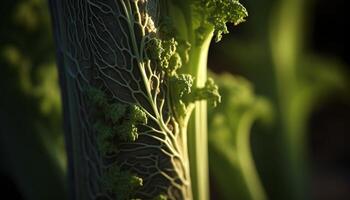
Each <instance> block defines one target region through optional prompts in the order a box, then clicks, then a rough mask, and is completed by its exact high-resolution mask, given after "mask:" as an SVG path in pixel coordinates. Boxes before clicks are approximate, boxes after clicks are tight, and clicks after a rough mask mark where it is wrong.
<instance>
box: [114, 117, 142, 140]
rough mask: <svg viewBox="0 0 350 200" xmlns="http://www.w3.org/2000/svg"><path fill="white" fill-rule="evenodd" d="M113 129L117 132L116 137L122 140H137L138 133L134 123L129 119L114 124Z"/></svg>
mask: <svg viewBox="0 0 350 200" xmlns="http://www.w3.org/2000/svg"><path fill="white" fill-rule="evenodd" d="M115 131H116V132H117V133H118V138H119V139H120V140H121V141H124V142H133V141H135V140H137V138H138V135H139V134H138V131H137V127H136V125H135V124H133V123H131V122H130V121H125V122H124V123H122V124H120V125H118V126H116V127H115Z"/></svg>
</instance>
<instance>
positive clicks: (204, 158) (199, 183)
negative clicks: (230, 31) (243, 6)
mask: <svg viewBox="0 0 350 200" xmlns="http://www.w3.org/2000/svg"><path fill="white" fill-rule="evenodd" d="M211 39H212V33H210V34H208V37H207V38H206V39H205V41H204V42H203V44H202V45H200V46H195V45H193V47H192V49H191V52H190V62H189V64H188V66H189V67H188V68H187V70H188V71H189V72H188V73H190V74H192V75H194V76H195V77H196V79H195V86H196V87H203V86H204V85H205V82H206V80H207V58H208V51H209V45H210V41H211ZM187 135H188V147H189V151H188V153H189V160H190V170H191V182H192V193H193V199H195V200H207V199H209V180H208V179H209V178H208V177H209V171H208V134H207V103H206V101H199V102H196V103H195V108H194V112H193V113H192V116H191V118H190V121H189V124H188V132H187Z"/></svg>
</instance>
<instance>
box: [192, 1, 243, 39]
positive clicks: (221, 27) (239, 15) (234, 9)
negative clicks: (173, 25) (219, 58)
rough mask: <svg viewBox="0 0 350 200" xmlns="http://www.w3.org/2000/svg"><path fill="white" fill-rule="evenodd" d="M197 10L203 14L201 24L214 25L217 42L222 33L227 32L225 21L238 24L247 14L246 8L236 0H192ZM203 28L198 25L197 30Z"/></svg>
mask: <svg viewBox="0 0 350 200" xmlns="http://www.w3.org/2000/svg"><path fill="white" fill-rule="evenodd" d="M194 1H195V2H196V3H195V8H196V10H197V12H199V13H201V15H204V17H203V18H204V21H203V22H202V24H206V23H209V24H210V25H211V26H213V27H214V35H215V41H216V42H219V41H220V40H221V38H222V34H227V33H228V30H227V26H226V23H233V24H234V25H238V24H239V23H241V22H244V21H245V19H244V18H245V17H247V16H248V12H247V10H246V8H245V7H244V6H243V5H242V4H241V3H239V1H238V0H194ZM201 28H203V26H200V27H199V28H198V29H197V31H198V30H200V29H201Z"/></svg>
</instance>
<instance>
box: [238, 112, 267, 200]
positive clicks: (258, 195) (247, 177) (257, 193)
mask: <svg viewBox="0 0 350 200" xmlns="http://www.w3.org/2000/svg"><path fill="white" fill-rule="evenodd" d="M255 112H256V111H255V110H254V109H251V110H249V111H247V112H245V113H244V114H243V116H242V118H241V120H240V122H239V125H238V129H237V135H236V141H237V143H236V146H237V154H236V156H237V159H238V163H239V167H240V168H241V172H242V173H243V178H244V181H245V182H246V185H247V188H248V191H249V195H250V196H251V199H252V200H266V199H267V198H266V194H265V191H264V188H263V186H262V183H261V181H260V179H259V175H258V173H257V170H256V168H255V164H254V160H253V156H252V152H251V145H250V133H251V127H252V124H253V122H254V120H255Z"/></svg>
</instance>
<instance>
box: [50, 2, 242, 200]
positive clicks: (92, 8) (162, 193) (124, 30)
mask: <svg viewBox="0 0 350 200" xmlns="http://www.w3.org/2000/svg"><path fill="white" fill-rule="evenodd" d="M50 6H51V12H52V15H53V22H54V27H55V35H56V46H57V59H58V67H59V72H60V83H61V90H62V93H63V105H64V110H65V116H64V118H65V126H66V141H67V146H68V158H69V170H70V171H69V172H70V177H71V179H70V180H71V191H72V195H74V197H75V198H77V199H96V198H100V197H101V198H102V197H107V198H116V199H129V198H145V199H152V198H155V199H200V200H205V199H208V197H209V195H208V193H209V192H208V164H207V130H206V129H207V127H206V125H207V120H206V114H207V113H206V101H203V100H206V99H207V100H209V102H210V104H212V105H216V104H217V103H218V102H220V95H219V93H218V87H217V86H216V85H215V83H214V82H213V80H212V79H207V71H206V70H207V69H206V68H207V66H206V62H207V54H208V49H209V44H210V41H211V39H212V37H213V36H215V39H216V41H219V40H220V39H221V37H222V34H225V33H228V31H227V28H226V23H227V22H230V23H234V24H238V23H240V22H242V21H244V18H245V17H246V16H247V11H246V10H245V8H244V7H243V6H242V5H241V4H240V3H239V2H238V1H236V0H192V1H185V0H181V1H175V0H173V1H170V0H168V1H165V0H133V1H129V0H120V1H112V0H109V1H75V0H65V1H61V0H60V1H58V0H57V1H55V0H51V1H50ZM192 113H193V114H192ZM191 114H192V115H191ZM118 177H120V179H119V178H118ZM116 179H118V180H120V181H117V180H116Z"/></svg>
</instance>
